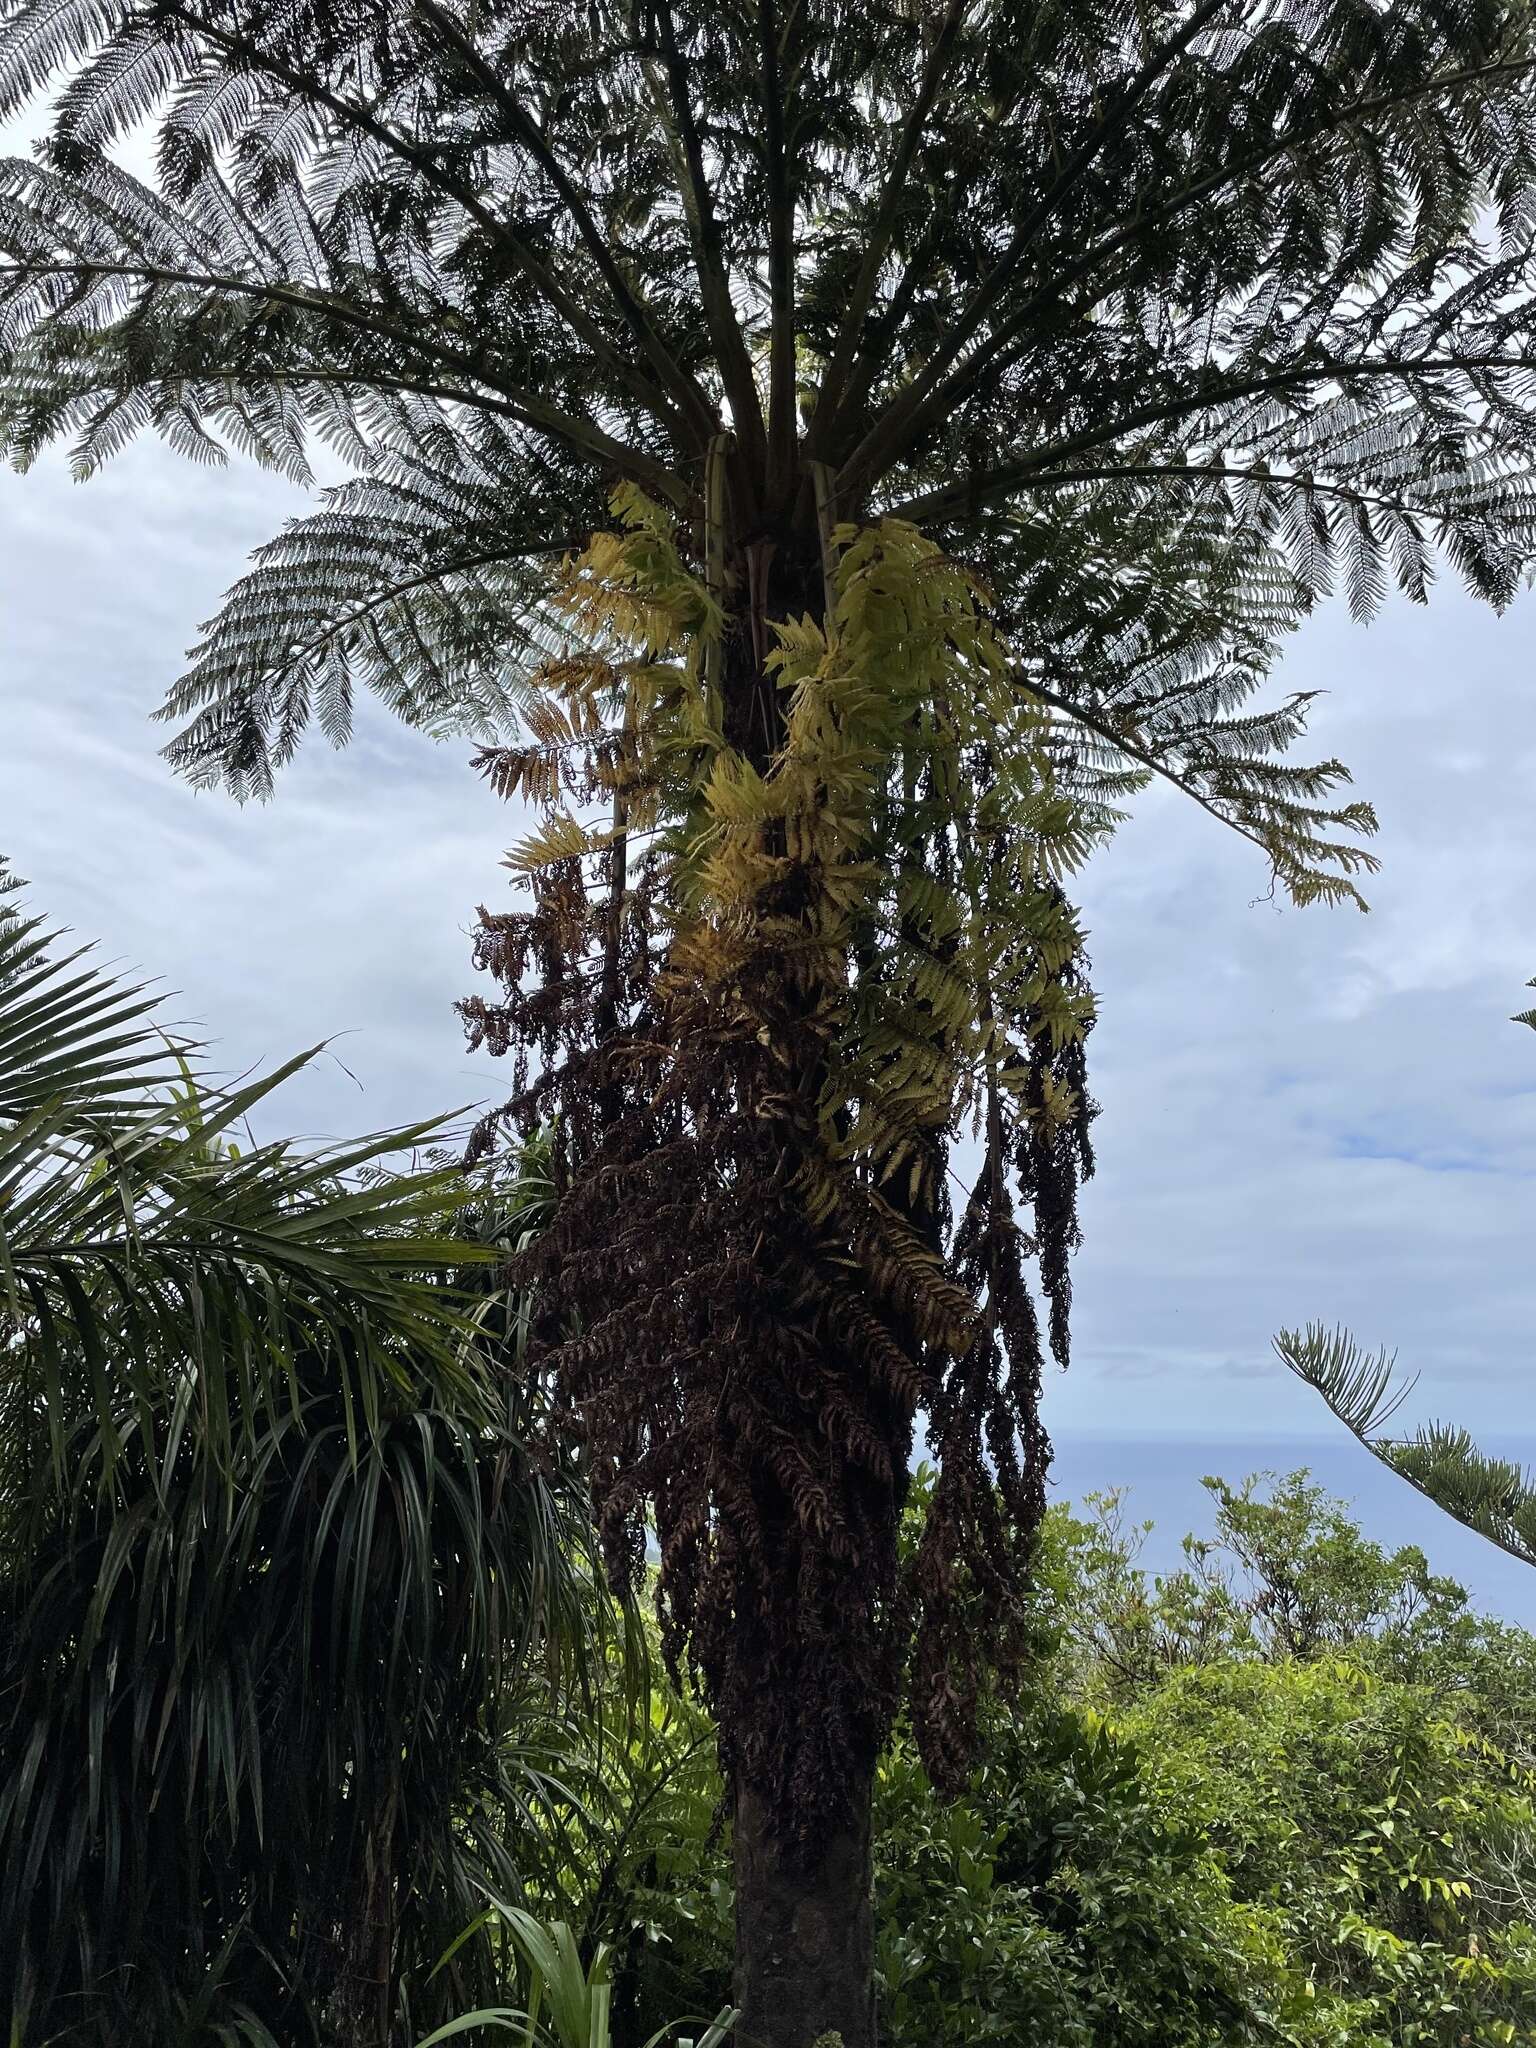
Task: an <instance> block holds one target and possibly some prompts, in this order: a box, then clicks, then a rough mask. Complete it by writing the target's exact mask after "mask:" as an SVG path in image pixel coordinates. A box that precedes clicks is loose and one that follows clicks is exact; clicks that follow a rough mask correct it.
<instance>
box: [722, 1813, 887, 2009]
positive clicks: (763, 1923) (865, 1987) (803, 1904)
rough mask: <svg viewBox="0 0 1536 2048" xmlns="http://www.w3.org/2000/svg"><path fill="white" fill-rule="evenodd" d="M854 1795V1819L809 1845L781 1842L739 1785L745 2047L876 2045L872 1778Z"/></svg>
mask: <svg viewBox="0 0 1536 2048" xmlns="http://www.w3.org/2000/svg"><path fill="white" fill-rule="evenodd" d="M849 1789H850V1793H851V1805H852V1809H853V1814H854V1820H853V1822H852V1823H851V1824H850V1825H848V1826H846V1827H844V1828H841V1829H837V1830H831V1829H829V1830H828V1831H827V1832H826V1834H825V1835H823V1836H822V1837H821V1839H820V1840H819V1841H817V1842H816V1843H815V1844H814V1845H813V1846H812V1847H811V1848H809V1849H804V1848H800V1847H798V1846H797V1845H794V1844H785V1843H783V1842H782V1841H781V1840H780V1839H779V1837H778V1835H777V1834H776V1833H775V1831H774V1829H773V1826H772V1822H771V1816H770V1814H769V1811H768V1808H767V1806H766V1804H765V1802H764V1801H763V1800H762V1799H761V1798H760V1797H759V1795H758V1794H757V1793H756V1792H755V1791H754V1790H753V1789H752V1788H751V1787H750V1786H749V1785H746V1784H744V1783H743V1782H742V1781H741V1780H740V1779H738V1780H737V1784H736V1813H735V1824H734V1831H733V1832H734V1843H735V1861H736V2003H737V2005H738V2006H740V2008H741V2018H740V2020H739V2021H738V2022H737V2028H736V2034H735V2036H734V2038H735V2040H736V2041H738V2042H740V2044H741V2048H814V2044H816V2043H819V2042H824V2037H825V2036H827V2035H828V2034H832V2035H837V2036H840V2037H841V2048H875V1994H874V1967H875V1917H874V1901H873V1897H872V1889H873V1872H872V1866H871V1861H870V1827H869V1811H870V1794H871V1791H872V1789H873V1778H872V1774H871V1776H869V1777H866V1778H865V1779H864V1780H863V1782H862V1783H861V1784H858V1785H855V1786H851V1787H850V1788H849ZM825 2048H833V2044H831V2043H825Z"/></svg>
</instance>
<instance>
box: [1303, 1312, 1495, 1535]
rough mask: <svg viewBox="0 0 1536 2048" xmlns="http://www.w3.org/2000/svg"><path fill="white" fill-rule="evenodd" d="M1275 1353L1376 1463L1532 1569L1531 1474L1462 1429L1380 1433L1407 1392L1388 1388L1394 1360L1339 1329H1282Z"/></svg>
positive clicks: (1438, 1425)
mask: <svg viewBox="0 0 1536 2048" xmlns="http://www.w3.org/2000/svg"><path fill="white" fill-rule="evenodd" d="M1275 1350H1276V1352H1277V1353H1278V1355H1279V1357H1280V1359H1281V1361H1282V1362H1283V1363H1284V1364H1286V1365H1288V1366H1289V1367H1290V1369H1291V1371H1292V1372H1294V1373H1295V1374H1296V1375H1297V1377H1298V1378H1299V1379H1303V1380H1305V1381H1306V1383H1307V1385H1308V1386H1310V1387H1315V1388H1316V1390H1317V1392H1318V1393H1320V1394H1321V1395H1322V1397H1323V1399H1324V1400H1325V1401H1326V1402H1327V1403H1328V1406H1329V1407H1330V1408H1331V1409H1332V1410H1333V1412H1334V1414H1335V1415H1337V1416H1338V1418H1339V1420H1340V1421H1341V1422H1342V1423H1343V1424H1344V1426H1345V1428H1346V1429H1348V1430H1350V1431H1351V1432H1352V1433H1353V1434H1354V1435H1355V1436H1356V1437H1357V1438H1358V1439H1359V1441H1360V1442H1361V1443H1362V1444H1364V1445H1365V1448H1366V1449H1367V1450H1368V1451H1370V1452H1371V1453H1372V1454H1373V1456H1375V1457H1376V1458H1378V1459H1380V1461H1381V1463H1382V1464H1383V1465H1386V1466H1388V1467H1389V1468H1390V1469H1391V1470H1392V1471H1394V1472H1396V1473H1397V1475H1398V1476H1399V1478H1401V1479H1406V1480H1407V1481H1408V1483H1409V1485H1410V1486H1413V1487H1416V1488H1417V1489H1418V1491H1419V1492H1420V1493H1422V1494H1424V1495H1426V1496H1427V1498H1428V1499H1430V1500H1432V1501H1433V1502H1434V1503H1435V1505H1436V1506H1437V1507H1440V1508H1443V1509H1444V1510H1445V1512H1446V1513H1447V1514H1448V1515H1450V1516H1452V1517H1453V1518H1454V1519H1455V1520H1456V1521H1458V1522H1461V1523H1462V1524H1464V1525H1465V1527H1467V1528H1468V1529H1472V1530H1474V1531H1475V1532H1476V1533H1477V1534H1478V1535H1479V1536H1486V1537H1487V1539H1488V1541H1489V1542H1490V1543H1496V1544H1497V1545H1498V1547H1499V1549H1500V1550H1503V1551H1507V1552H1508V1554H1509V1555H1510V1556H1511V1557H1515V1558H1519V1559H1520V1561H1521V1562H1522V1563H1523V1564H1536V1476H1533V1475H1532V1474H1531V1473H1529V1472H1527V1471H1525V1470H1524V1469H1523V1467H1521V1466H1520V1465H1519V1464H1517V1463H1515V1462H1514V1460H1512V1459H1509V1458H1496V1457H1492V1456H1490V1455H1489V1454H1488V1453H1487V1452H1485V1451H1480V1450H1479V1449H1478V1447H1477V1445H1476V1444H1475V1443H1474V1442H1473V1440H1472V1437H1471V1435H1470V1434H1469V1433H1468V1432H1467V1431H1466V1430H1465V1429H1461V1428H1458V1427H1456V1426H1454V1425H1452V1424H1448V1423H1443V1422H1428V1423H1423V1424H1421V1425H1420V1426H1419V1428H1418V1429H1416V1430H1415V1431H1414V1433H1413V1435H1412V1436H1411V1437H1393V1436H1389V1435H1387V1434H1386V1425H1387V1423H1388V1422H1389V1421H1390V1419H1391V1417H1392V1415H1393V1413H1394V1411H1395V1410H1396V1409H1397V1407H1398V1406H1399V1404H1400V1403H1401V1402H1402V1400H1403V1399H1404V1398H1405V1396H1406V1395H1407V1394H1408V1393H1409V1392H1411V1388H1410V1387H1394V1385H1393V1380H1392V1372H1393V1367H1394V1365H1395V1363H1396V1360H1395V1358H1394V1357H1392V1356H1391V1355H1389V1354H1388V1353H1387V1352H1385V1351H1382V1352H1378V1353H1376V1354H1375V1355H1374V1356H1373V1355H1371V1354H1368V1353H1366V1352H1364V1351H1362V1350H1361V1349H1360V1347H1359V1345H1358V1344H1356V1342H1355V1340H1354V1338H1353V1337H1351V1336H1350V1334H1349V1332H1348V1331H1347V1330H1327V1329H1324V1328H1323V1326H1322V1325H1321V1324H1320V1323H1309V1324H1308V1325H1307V1327H1306V1329H1305V1330H1282V1331H1281V1332H1280V1334H1279V1336H1278V1337H1276V1339H1275Z"/></svg>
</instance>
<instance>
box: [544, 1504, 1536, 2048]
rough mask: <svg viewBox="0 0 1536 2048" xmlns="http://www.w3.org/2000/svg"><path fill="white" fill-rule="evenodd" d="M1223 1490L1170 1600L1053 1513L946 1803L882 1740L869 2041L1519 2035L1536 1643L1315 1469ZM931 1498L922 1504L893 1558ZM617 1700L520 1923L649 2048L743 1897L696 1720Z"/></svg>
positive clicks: (1217, 2041)
mask: <svg viewBox="0 0 1536 2048" xmlns="http://www.w3.org/2000/svg"><path fill="white" fill-rule="evenodd" d="M1209 1483H1210V1486H1211V1490H1212V1496H1213V1501H1214V1504H1215V1507H1216V1519H1215V1528H1214V1532H1213V1534H1212V1536H1211V1537H1209V1538H1205V1539H1200V1540H1198V1541H1197V1540H1196V1539H1194V1538H1191V1539H1189V1543H1188V1545H1187V1550H1188V1551H1189V1553H1190V1554H1191V1559H1192V1562H1191V1563H1190V1564H1189V1565H1187V1566H1186V1567H1184V1568H1183V1569H1181V1571H1179V1572H1176V1573H1173V1574H1169V1575H1167V1576H1166V1577H1163V1578H1161V1579H1156V1580H1152V1579H1149V1578H1148V1577H1147V1576H1146V1575H1145V1574H1144V1573H1143V1572H1142V1571H1141V1570H1140V1567H1139V1566H1138V1565H1137V1564H1136V1562H1135V1556H1134V1540H1135V1533H1136V1532H1134V1531H1131V1532H1127V1531H1126V1530H1125V1529H1124V1528H1123V1526H1122V1524H1121V1523H1118V1522H1117V1521H1116V1518H1115V1515H1114V1512H1113V1504H1112V1503H1111V1504H1110V1512H1108V1513H1107V1514H1106V1513H1105V1512H1102V1511H1101V1512H1100V1513H1099V1514H1097V1515H1094V1516H1092V1517H1090V1518H1088V1519H1078V1518H1076V1517H1074V1516H1073V1515H1071V1514H1069V1513H1067V1512H1066V1511H1064V1510H1060V1509H1058V1510H1054V1511H1053V1512H1052V1514H1051V1516H1050V1517H1049V1519H1048V1521H1047V1524H1046V1527H1045V1530H1044V1532H1043V1535H1042V1542H1041V1548H1040V1554H1039V1558H1038V1561H1037V1576H1036V1588H1035V1599H1034V1602H1033V1611H1034V1637H1033V1656H1034V1659H1035V1662H1034V1667H1033V1676H1032V1681H1031V1685H1030V1688H1029V1694H1028V1697H1027V1699H1026V1700H1025V1701H1023V1702H1022V1703H1020V1702H1010V1701H1008V1700H1005V1699H1003V1698H993V1699H992V1700H991V1701H990V1702H989V1703H988V1704H987V1705H986V1707H985V1709H984V1712H983V1716H982V1728H983V1741H982V1744H981V1752H980V1757H979V1761H978V1764H977V1767H976V1769H975V1771H974V1773H973V1775H972V1777H971V1779H970V1781H969V1782H968V1784H967V1785H966V1786H965V1788H964V1789H963V1790H962V1791H961V1793H960V1794H959V1795H958V1796H957V1797H955V1798H952V1799H943V1798H940V1797H938V1796H936V1793H935V1789H934V1786H933V1784H932V1782H931V1780H930V1779H929V1778H928V1776H927V1774H926V1773H925V1771H924V1769H923V1767H922V1764H921V1762H920V1760H919V1757H918V1755H917V1752H916V1748H915V1745H914V1743H913V1741H912V1738H911V1734H910V1731H909V1730H908V1729H906V1728H905V1727H901V1728H898V1731H897V1734H896V1737H895V1740H894V1742H893V1744H892V1746H891V1748H890V1750H889V1752H888V1754H887V1756H886V1758H885V1760H884V1762H883V1763H882V1765H881V1769H880V1772H879V1776H878V1780H877V1785H876V1793H875V1874H876V1907H877V1971H878V1985H879V1998H880V2013H881V2027H882V2034H881V2039H882V2041H883V2042H884V2043H886V2044H887V2048H949V2044H953V2048H964V2044H969V2043H973V2042H987V2041H998V2042H1014V2041H1019V2040H1029V2041H1032V2042H1038V2043H1040V2044H1041V2048H1162V2044H1168V2048H1226V2044H1228V2043H1233V2044H1240V2043H1244V2042H1252V2043H1255V2044H1258V2043H1264V2044H1267V2048H1471V2044H1476V2048H1508V2044H1512V2043H1519V2042H1528V2041H1532V2040H1536V1932H1533V1928H1536V1874H1533V1873H1536V1803H1533V1799H1536V1774H1533V1771H1532V1769H1531V1768H1530V1764H1529V1763H1528V1762H1527V1761H1522V1760H1521V1757H1522V1755H1524V1756H1526V1757H1529V1756H1530V1754H1531V1752H1532V1744H1533V1738H1536V1710H1533V1708H1532V1704H1531V1702H1532V1699H1533V1697H1536V1694H1533V1692H1532V1690H1531V1686H1530V1674H1531V1671H1532V1653H1533V1650H1536V1644H1533V1642H1532V1639H1531V1638H1530V1637H1529V1636H1527V1635H1526V1634H1525V1633H1524V1632H1523V1631H1521V1630H1517V1629H1511V1628H1501V1627H1500V1626H1498V1625H1497V1624H1492V1623H1489V1622H1487V1621H1485V1620H1483V1619H1482V1618H1481V1617H1478V1616H1476V1615H1474V1614H1472V1613H1471V1612H1470V1611H1469V1610H1468V1609H1467V1607H1466V1603H1465V1599H1464V1596H1462V1595H1461V1594H1460V1592H1459V1589H1457V1588H1455V1587H1454V1586H1452V1585H1451V1584H1450V1582H1449V1581H1446V1580H1443V1579H1437V1578H1435V1577H1433V1576H1432V1575H1431V1574H1429V1573H1428V1572H1427V1569H1426V1567H1425V1563H1424V1560H1423V1558H1422V1557H1420V1556H1419V1555H1418V1554H1417V1553H1416V1552H1413V1551H1402V1552H1398V1553H1396V1554H1388V1553H1386V1552H1383V1551H1382V1550H1381V1549H1380V1548H1379V1547H1378V1546H1376V1545H1374V1544H1372V1543H1371V1542H1370V1540H1369V1539H1368V1538H1366V1537H1364V1536H1363V1535H1362V1534H1361V1532H1360V1531H1359V1529H1358V1528H1357V1527H1356V1526H1355V1525H1354V1523H1353V1522H1352V1521H1351V1520H1350V1518H1349V1516H1348V1514H1347V1513H1346V1511H1345V1510H1344V1509H1343V1507H1342V1506H1341V1504H1340V1503H1338V1502H1337V1501H1333V1500H1331V1499H1329V1498H1328V1497H1327V1496H1326V1495H1325V1494H1323V1493H1322V1492H1321V1490H1320V1489H1318V1488H1317V1487H1315V1486H1312V1485H1310V1484H1308V1483H1307V1481H1306V1478H1305V1475H1303V1474H1292V1475H1290V1476H1289V1477H1288V1478H1286V1479H1283V1480H1279V1481H1276V1482H1274V1483H1273V1484H1272V1485H1271V1486H1270V1487H1268V1488H1267V1489H1266V1488H1263V1487H1261V1486H1260V1484H1259V1483H1258V1482H1257V1481H1255V1480H1252V1479H1250V1480H1248V1481H1246V1482H1245V1483H1244V1484H1243V1485H1241V1486H1235V1487H1234V1486H1227V1485H1223V1484H1221V1483H1219V1482H1215V1481H1212V1482H1209ZM930 1498H931V1475H927V1474H922V1475H919V1481H918V1485H917V1488H916V1500H915V1503H914V1506H913V1507H912V1509H911V1510H910V1513H909V1523H910V1526H909V1529H908V1536H907V1540H908V1542H909V1543H915V1541H916V1538H917V1534H918V1528H917V1525H918V1524H919V1523H920V1521H921V1519H922V1516H923V1515H924V1513H926V1512H927V1508H928V1501H929V1499H930ZM1202 1605H1203V1606H1204V1607H1205V1608H1206V1609H1207V1610H1208V1613H1207V1614H1206V1615H1205V1617H1204V1618H1201V1617H1200V1616H1199V1615H1198V1613H1197V1612H1196V1611H1197V1610H1198V1609H1199V1608H1200V1607H1201V1606H1202ZM1297 1614H1303V1615H1306V1616H1310V1617H1313V1618H1314V1619H1313V1621H1312V1623H1311V1625H1310V1626H1309V1627H1308V1628H1307V1630H1306V1631H1305V1633H1304V1634H1303V1635H1302V1636H1300V1637H1297V1636H1295V1635H1293V1633H1292V1631H1293V1630H1294V1627H1295V1616H1296V1615H1297ZM1192 1616H1194V1617H1195V1618H1194V1619H1192V1618H1191V1617H1192ZM1149 1635H1150V1636H1151V1637H1153V1638H1154V1639H1155V1640H1156V1642H1157V1643H1158V1645H1159V1650H1158V1653H1157V1654H1156V1655H1155V1656H1148V1657H1146V1658H1145V1659H1144V1660H1143V1661H1142V1662H1141V1663H1139V1664H1137V1665H1135V1666H1134V1667H1133V1668H1132V1670H1131V1671H1130V1673H1129V1675H1128V1672H1127V1669H1126V1660H1125V1658H1124V1655H1123V1647H1124V1645H1125V1644H1126V1643H1128V1642H1129V1643H1133V1644H1137V1645H1140V1644H1141V1643H1143V1642H1144V1641H1145V1640H1146V1639H1147V1637H1148V1636H1149ZM1293 1645H1294V1647H1293ZM609 1686H610V1689H611V1691H612V1694H613V1697H612V1699H611V1700H610V1703H609V1706H608V1708H607V1709H605V1710H604V1711H603V1712H601V1713H600V1714H599V1716H598V1718H597V1720H596V1721H594V1722H593V1723H591V1724H589V1731H588V1735H587V1738H586V1740H585V1742H584V1743H582V1744H579V1745H578V1752H577V1753H576V1754H573V1755H572V1757H571V1758H570V1759H569V1760H568V1762H567V1764H566V1766H565V1770H564V1774H563V1775H564V1779H565V1782H566V1783H567V1784H568V1786H569V1788H570V1789H571V1792H572V1795H573V1800H574V1802H575V1804H574V1806H573V1808H572V1815H573V1817H574V1816H576V1815H577V1814H578V1813H579V1818H577V1819H576V1821H575V1830H576V1832H575V1836H574V1839H575V1840H577V1841H578V1842H579V1847H578V1848H577V1849H576V1851H575V1853H574V1854H573V1853H569V1852H567V1851H564V1850H563V1851H562V1854H561V1857H560V1858H559V1860H558V1867H556V1866H555V1865H553V1864H552V1866H551V1870H550V1875H549V1877H548V1879H547V1880H545V1879H540V1880H539V1881H538V1883H537V1884H535V1886H534V1887H533V1890H532V1892H531V1894H530V1897H529V1910H531V1911H534V1912H535V1913H537V1914H539V1915H541V1916H544V1915H547V1916H550V1917H552V1918H560V1919H563V1920H565V1921H567V1922H568V1923H569V1925H570V1926H571V1927H572V1928H574V1929H576V1930H577V1933H576V1936H575V1940H576V1944H577V1947H578V1949H579V1952H580V1954H581V1956H582V1957H583V1958H584V1959H585V1961H586V1963H587V1964H590V1962H591V1959H592V1958H593V1957H594V1956H595V1955H596V1954H597V1952H598V1950H599V1948H600V1947H601V1948H603V1949H604V1950H605V1951H606V1952H607V1953H608V1954H609V1955H610V1956H611V1958H612V1972H613V2005H612V2030H613V2037H614V2040H615V2042H617V2043H620V2044H636V2048H638V2044H639V2043H641V2042H643V2041H645V2040H646V2039H647V2037H648V2036H650V2035H651V2034H652V2033H653V2032H654V2031H655V2030H656V2029H657V2028H659V2027H661V2026H662V2025H663V2024H664V2023H665V2021H666V2020H667V2018H668V2016H669V2015H670V2014H675V2013H676V2012H678V2011H679V2010H681V2009H684V2008H685V2007H686V2006H688V2005H690V2004H692V2005H693V2006H694V2007H697V2006H698V2005H700V2004H701V2003H702V2004H704V2005H706V2006H708V2005H710V2004H711V2002H712V2001H716V2000H719V1999H721V1998H723V1997H724V1995H725V1990H726V1985H727V1983H728V1976H729V1968H730V1952H731V1930H730V1917H731V1916H730V1909H731V1892H730V1870H729V1858H728V1854H727V1851H726V1846H725V1844H724V1843H723V1842H722V1840H721V1838H720V1827H721V1816H720V1814H719V1811H718V1801H719V1797H720V1791H721V1787H720V1782H719V1777H718V1773H717V1770H716V1767H715V1763H714V1758H713V1753H712V1748H711V1745H710V1743H709V1740H708V1734H709V1731H708V1727H707V1724H706V1723H705V1722H704V1721H703V1719H702V1717H701V1716H699V1714H698V1713H697V1710H696V1709H694V1708H692V1707H690V1706H688V1705H687V1704H686V1703H684V1702H680V1701H678V1700H677V1699H675V1698H674V1697H672V1696H671V1695H670V1693H669V1692H668V1691H667V1689H666V1688H665V1687H662V1688H660V1689H659V1690H658V1692H657V1693H656V1694H655V1695H654V1696H653V1697H652V1700H651V1703H650V1707H649V1711H648V1713H646V1714H643V1715H637V1714H634V1713H633V1712H631V1711H629V1710H628V1709H627V1708H626V1707H625V1704H624V1699H623V1695H622V1679H621V1667H620V1666H619V1665H618V1664H617V1663H615V1664H614V1665H613V1666H612V1667H611V1669H610V1679H609ZM1495 1723H1497V1724H1498V1726H1499V1728H1500V1730H1501V1731H1502V1735H1503V1741H1502V1742H1500V1741H1496V1740H1494V1739H1492V1734H1493V1727H1494V1724H1495ZM598 1727H600V1728H601V1729H602V1731H603V1732H602V1734H601V1737H600V1738H597V1737H594V1736H593V1735H592V1734H591V1732H590V1731H591V1729H593V1728H598ZM541 1887H542V1888H541Z"/></svg>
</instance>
